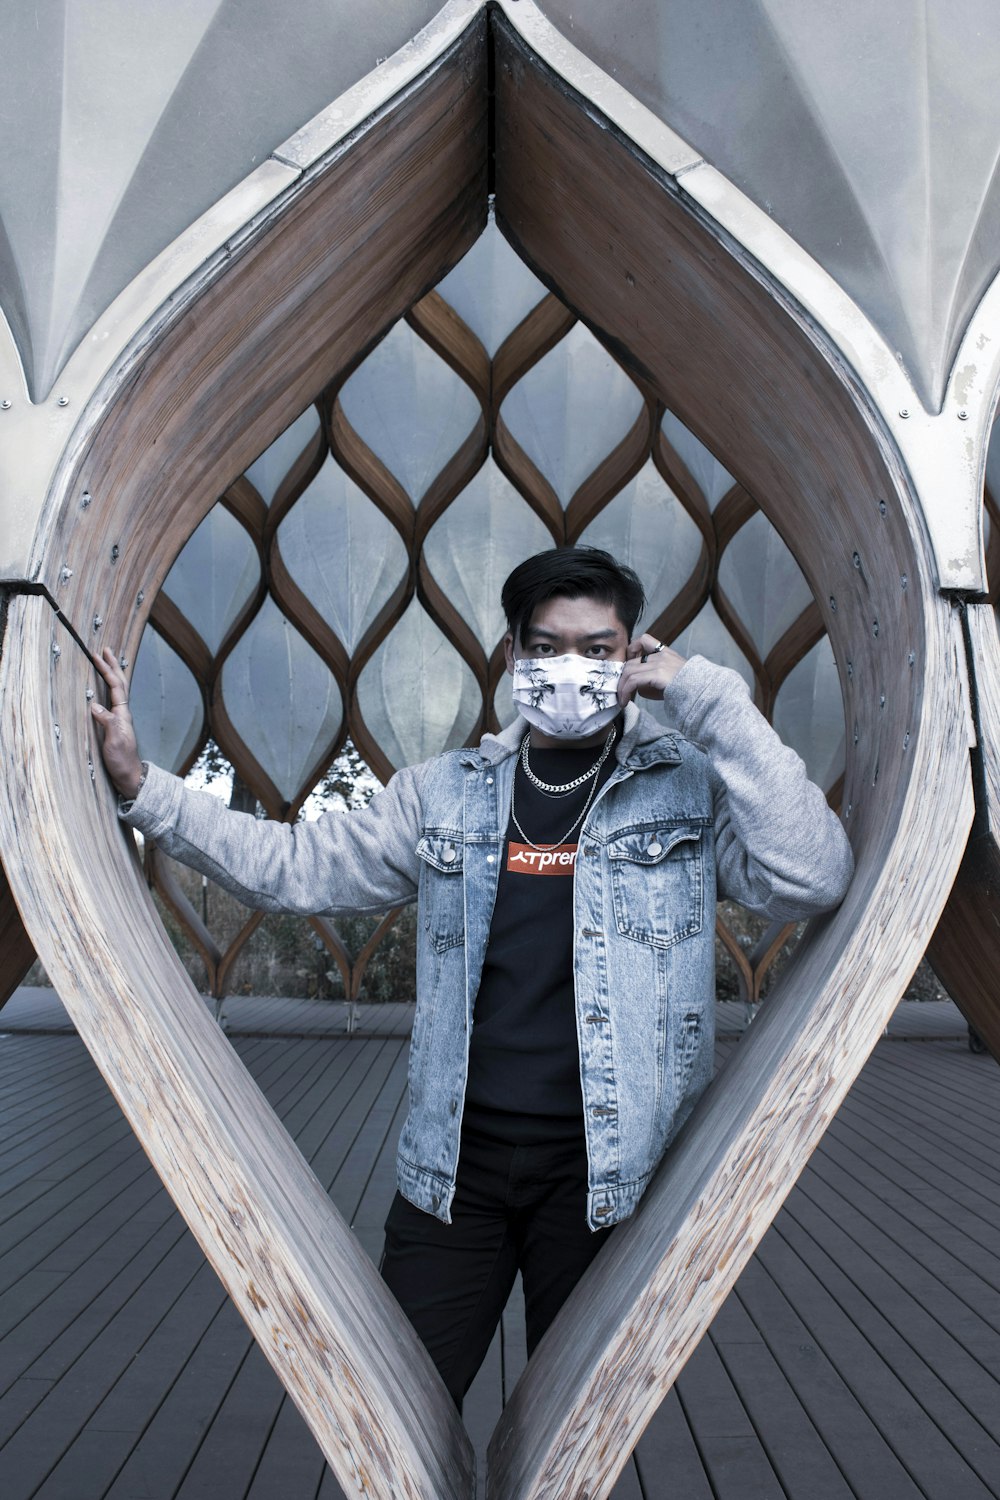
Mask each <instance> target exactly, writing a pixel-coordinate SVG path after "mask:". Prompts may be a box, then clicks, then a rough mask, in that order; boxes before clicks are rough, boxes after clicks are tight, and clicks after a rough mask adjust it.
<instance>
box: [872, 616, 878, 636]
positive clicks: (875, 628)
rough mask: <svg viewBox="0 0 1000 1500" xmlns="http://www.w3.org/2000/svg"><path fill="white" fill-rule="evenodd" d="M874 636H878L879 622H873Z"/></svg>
mask: <svg viewBox="0 0 1000 1500" xmlns="http://www.w3.org/2000/svg"><path fill="white" fill-rule="evenodd" d="M872 635H878V621H877V620H873V621H872Z"/></svg>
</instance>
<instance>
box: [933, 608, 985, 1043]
mask: <svg viewBox="0 0 1000 1500" xmlns="http://www.w3.org/2000/svg"><path fill="white" fill-rule="evenodd" d="M964 613H965V624H966V633H965V639H966V648H967V651H968V670H969V685H970V689H971V693H972V704H973V713H974V716H975V722H976V747H975V749H974V751H973V768H974V769H973V784H974V786H975V790H976V819H975V822H974V823H973V826H972V832H971V833H970V834H969V842H968V846H967V848H966V851H965V857H964V859H963V860H962V867H961V869H960V870H959V872H958V878H957V880H956V881H955V886H954V889H953V890H952V893H951V895H950V896H949V897H948V905H947V906H946V907H945V909H944V911H943V913H942V915H941V920H940V922H939V923H938V925H937V928H936V930H935V933H934V936H933V937H932V938H931V942H930V947H929V948H928V950H927V957H928V958H929V960H930V962H931V966H932V968H933V969H934V972H935V973H936V974H937V976H938V978H939V979H940V980H941V983H942V984H943V985H944V987H945V989H946V990H947V991H948V993H949V995H951V997H952V999H953V1000H954V1001H955V1004H956V1005H957V1006H958V1008H959V1009H960V1010H961V1012H962V1014H963V1015H964V1016H965V1019H966V1020H967V1021H968V1023H969V1025H970V1026H971V1027H972V1029H973V1031H975V1032H977V1033H978V1035H979V1036H980V1037H981V1039H982V1040H983V1041H984V1042H985V1043H986V1046H987V1047H988V1048H989V1050H990V1051H991V1052H992V1054H993V1056H994V1057H995V1058H996V1059H997V1061H998V1062H1000V637H998V635H997V628H998V627H997V614H996V610H995V609H994V607H993V605H992V604H989V603H985V604H968V605H966V606H965V611H964Z"/></svg>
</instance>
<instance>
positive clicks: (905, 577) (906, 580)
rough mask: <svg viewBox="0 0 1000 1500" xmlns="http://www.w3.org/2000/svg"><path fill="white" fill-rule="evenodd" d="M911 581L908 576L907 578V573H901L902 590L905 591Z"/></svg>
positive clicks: (900, 584)
mask: <svg viewBox="0 0 1000 1500" xmlns="http://www.w3.org/2000/svg"><path fill="white" fill-rule="evenodd" d="M909 581H910V580H909V579H908V578H907V576H906V574H905V573H900V575H899V586H900V588H901V589H905V588H906V586H907V584H908V583H909Z"/></svg>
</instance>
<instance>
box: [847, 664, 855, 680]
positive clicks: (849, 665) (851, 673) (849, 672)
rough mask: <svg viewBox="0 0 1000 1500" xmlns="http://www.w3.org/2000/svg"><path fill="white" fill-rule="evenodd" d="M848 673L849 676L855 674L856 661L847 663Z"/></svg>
mask: <svg viewBox="0 0 1000 1500" xmlns="http://www.w3.org/2000/svg"><path fill="white" fill-rule="evenodd" d="M847 675H848V677H853V676H854V663H853V662H852V661H849V662H848V663H847Z"/></svg>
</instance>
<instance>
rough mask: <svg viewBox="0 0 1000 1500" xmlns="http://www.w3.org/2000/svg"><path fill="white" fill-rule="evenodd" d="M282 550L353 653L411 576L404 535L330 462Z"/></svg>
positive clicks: (281, 536) (290, 518) (291, 521)
mask: <svg viewBox="0 0 1000 1500" xmlns="http://www.w3.org/2000/svg"><path fill="white" fill-rule="evenodd" d="M278 545H279V547H280V548H281V555H282V557H283V558H284V561H285V565H286V567H287V568H288V571H289V573H290V574H291V576H292V578H294V580H295V582H296V583H297V584H298V586H299V588H300V589H301V590H302V591H303V593H304V594H306V595H307V597H308V598H309V599H310V600H311V601H312V603H313V604H314V605H315V606H316V608H317V610H318V611H319V613H320V614H321V615H323V616H324V617H325V618H326V619H327V620H328V621H329V623H330V626H331V628H332V629H333V630H334V631H335V632H336V634H337V635H338V636H339V638H340V640H341V641H342V642H343V643H344V645H345V647H346V648H347V651H348V653H351V652H353V651H354V648H355V646H356V645H357V644H358V641H359V640H360V639H361V637H362V636H363V635H364V633H365V631H366V630H367V629H368V627H369V625H370V624H371V623H372V621H373V620H374V618H375V616H376V615H377V614H378V612H379V610H380V609H381V608H382V606H383V604H385V602H386V600H387V599H388V598H389V597H390V595H391V594H392V591H393V589H394V588H395V587H396V586H397V584H398V583H399V582H400V580H401V579H402V578H404V577H405V576H406V545H405V543H404V541H403V539H402V537H401V536H400V535H399V532H398V531H397V530H396V528H395V526H393V525H392V523H391V522H390V521H388V520H387V519H386V517H385V516H384V515H383V514H382V512H381V511H380V510H379V508H378V506H377V505H375V504H374V503H373V502H372V501H371V500H369V498H368V496H367V495H366V494H365V493H364V491H363V490H360V489H359V488H358V486H357V485H356V484H355V483H354V481H353V480H352V479H351V478H350V477H349V475H347V474H345V473H344V471H343V469H342V468H341V467H340V465H339V464H338V463H337V462H336V461H335V460H334V459H333V458H332V457H329V456H328V457H327V460H326V462H325V463H324V465H323V467H322V469H320V471H319V473H318V474H317V475H316V478H315V479H314V480H313V482H312V484H311V485H310V486H309V488H308V489H307V490H306V491H305V493H304V494H303V495H302V496H301V497H300V499H299V500H297V501H296V503H295V504H294V505H293V506H292V509H291V510H290V511H289V512H288V515H287V516H286V517H285V519H284V520H283V521H282V523H281V525H280V526H279V527H278Z"/></svg>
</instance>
